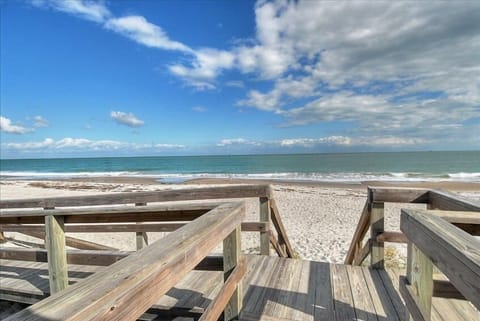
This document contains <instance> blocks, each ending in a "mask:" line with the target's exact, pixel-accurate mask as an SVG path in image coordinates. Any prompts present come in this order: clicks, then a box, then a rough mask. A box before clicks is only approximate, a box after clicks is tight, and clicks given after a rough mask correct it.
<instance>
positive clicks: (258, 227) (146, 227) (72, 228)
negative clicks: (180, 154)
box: [0, 222, 269, 245]
mask: <svg viewBox="0 0 480 321" xmlns="http://www.w3.org/2000/svg"><path fill="white" fill-rule="evenodd" d="M185 224H187V223H170V222H167V223H144V224H131V223H126V224H82V225H72V224H65V232H66V233H123V232H172V231H175V230H177V229H179V228H180V227H182V226H184V225H185ZM0 231H5V232H19V233H24V234H27V233H26V232H37V233H39V232H44V231H45V225H26V224H4V225H0ZM268 231H269V226H268V224H267V223H265V222H242V232H268ZM37 235H39V234H37ZM67 245H68V244H67Z"/></svg>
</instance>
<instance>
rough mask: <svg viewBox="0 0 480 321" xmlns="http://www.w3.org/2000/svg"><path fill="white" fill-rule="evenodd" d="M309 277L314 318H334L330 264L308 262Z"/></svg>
mask: <svg viewBox="0 0 480 321" xmlns="http://www.w3.org/2000/svg"><path fill="white" fill-rule="evenodd" d="M310 265H311V270H310V278H311V279H312V285H313V289H309V292H310V291H312V290H313V291H314V294H315V301H314V311H313V313H314V314H313V315H314V320H335V310H334V301H333V284H332V272H331V266H332V264H329V263H324V262H310Z"/></svg>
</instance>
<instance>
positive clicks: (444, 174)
mask: <svg viewBox="0 0 480 321" xmlns="http://www.w3.org/2000/svg"><path fill="white" fill-rule="evenodd" d="M0 176H1V178H2V179H3V180H8V179H18V178H22V179H55V178H74V177H89V176H137V177H154V178H156V179H158V180H159V181H160V182H165V183H174V182H182V181H185V180H189V179H194V178H245V179H272V180H287V181H288V180H291V181H326V182H361V181H368V180H380V181H461V182H480V151H449V152H438V151H434V152H392V153H349V154H346V153H345V154H285V155H232V156H230V155H229V156H168V157H157V156H155V157H97V158H54V159H2V160H0Z"/></svg>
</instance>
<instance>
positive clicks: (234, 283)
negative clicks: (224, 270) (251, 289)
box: [199, 257, 247, 321]
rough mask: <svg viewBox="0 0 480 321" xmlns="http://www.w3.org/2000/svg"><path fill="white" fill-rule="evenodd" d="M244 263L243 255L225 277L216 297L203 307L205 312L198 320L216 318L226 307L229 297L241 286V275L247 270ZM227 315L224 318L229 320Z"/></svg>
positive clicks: (233, 295) (203, 320)
mask: <svg viewBox="0 0 480 321" xmlns="http://www.w3.org/2000/svg"><path fill="white" fill-rule="evenodd" d="M246 265H247V264H246V260H245V258H244V257H243V258H241V259H240V260H239V261H238V264H237V265H236V266H235V268H234V269H233V271H231V273H230V275H229V276H228V277H227V279H226V281H225V284H224V285H223V287H222V288H221V289H220V292H219V293H218V295H217V297H216V298H215V299H214V300H213V301H212V302H211V303H210V304H209V306H208V307H207V308H206V309H205V312H204V313H203V314H202V316H201V317H200V319H199V321H207V320H218V318H219V317H220V315H221V314H222V312H223V311H224V310H225V309H227V305H229V303H232V300H231V298H233V297H235V296H236V293H238V286H241V280H242V277H243V276H244V275H245V272H246V270H247V266H246ZM237 316H238V314H237ZM228 317H229V316H228V313H226V317H225V320H231V319H228Z"/></svg>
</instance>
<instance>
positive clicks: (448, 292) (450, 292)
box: [433, 280, 466, 300]
mask: <svg viewBox="0 0 480 321" xmlns="http://www.w3.org/2000/svg"><path fill="white" fill-rule="evenodd" d="M433 296H434V297H442V298H449V299H460V300H466V299H465V297H464V296H463V295H462V294H461V293H460V292H459V291H458V290H457V288H455V287H454V286H453V284H452V283H451V282H450V281H448V280H433Z"/></svg>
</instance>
